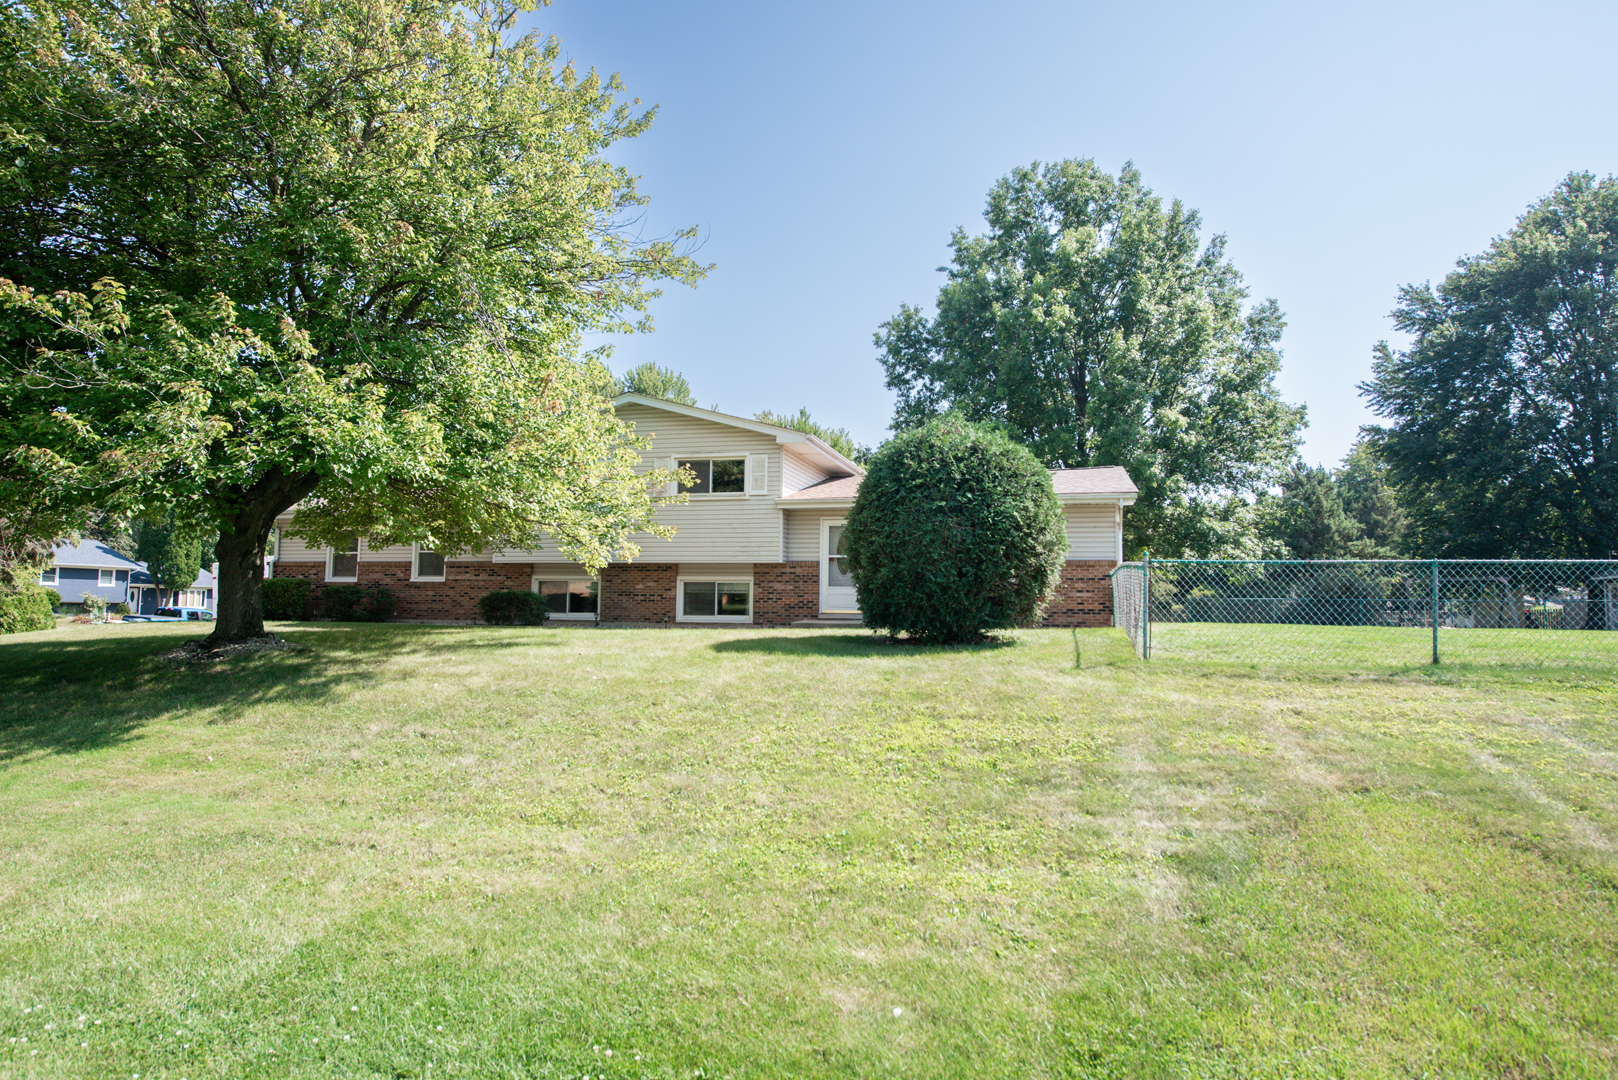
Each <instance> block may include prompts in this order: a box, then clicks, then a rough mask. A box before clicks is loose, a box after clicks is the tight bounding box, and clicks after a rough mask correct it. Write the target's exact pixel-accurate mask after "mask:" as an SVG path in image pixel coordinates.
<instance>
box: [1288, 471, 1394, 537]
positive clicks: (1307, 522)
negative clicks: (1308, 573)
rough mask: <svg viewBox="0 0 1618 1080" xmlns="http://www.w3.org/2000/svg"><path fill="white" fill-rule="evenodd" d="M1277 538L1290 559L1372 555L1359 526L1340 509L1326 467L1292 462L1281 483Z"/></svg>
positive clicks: (1340, 499) (1336, 491) (1339, 503)
mask: <svg viewBox="0 0 1618 1080" xmlns="http://www.w3.org/2000/svg"><path fill="white" fill-rule="evenodd" d="M1275 521H1276V526H1275V527H1276V531H1277V538H1278V539H1279V540H1280V541H1281V543H1282V545H1283V546H1284V547H1285V548H1286V552H1287V556H1288V557H1289V558H1293V559H1346V558H1367V557H1370V555H1372V554H1373V551H1372V549H1371V547H1370V545H1369V544H1367V543H1366V541H1365V534H1364V530H1363V529H1361V528H1360V523H1359V522H1358V521H1355V520H1354V519H1353V518H1352V517H1350V516H1349V515H1348V512H1347V511H1346V510H1345V509H1344V508H1343V499H1342V495H1341V494H1340V493H1339V492H1338V490H1337V483H1336V481H1335V480H1333V478H1332V474H1331V472H1330V471H1328V470H1327V469H1325V468H1321V467H1311V466H1308V465H1304V464H1303V463H1301V462H1298V463H1295V464H1294V465H1293V466H1292V468H1291V470H1290V471H1289V472H1288V473H1287V476H1286V477H1285V479H1283V480H1282V481H1281V499H1280V503H1279V505H1278V506H1277V507H1276V513H1275Z"/></svg>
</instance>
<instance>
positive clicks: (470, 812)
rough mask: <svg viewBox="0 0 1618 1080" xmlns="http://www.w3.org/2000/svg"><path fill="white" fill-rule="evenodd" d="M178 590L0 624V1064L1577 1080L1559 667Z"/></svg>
mask: <svg viewBox="0 0 1618 1080" xmlns="http://www.w3.org/2000/svg"><path fill="white" fill-rule="evenodd" d="M1254 629H1258V628H1254ZM1283 629H1285V628H1283ZM194 632H195V631H194V629H188V628H186V627H183V626H165V625H150V626H140V627H137V626H117V625H113V626H105V627H99V626H98V627H85V626H72V627H67V628H62V629H58V630H55V631H47V632H43V633H40V634H31V635H19V636H16V637H12V638H7V639H0V1077H24V1076H26V1077H34V1076H39V1077H54V1076H94V1077H126V1078H127V1077H133V1076H135V1075H136V1074H139V1076H140V1077H141V1080H152V1078H157V1077H186V1078H190V1080H196V1078H199V1077H216V1076H217V1077H238V1076H245V1077H259V1076H263V1077H317V1076H318V1077H349V1076H382V1077H412V1078H415V1077H440V1076H498V1077H527V1076H553V1077H566V1076H574V1077H577V1076H581V1075H586V1074H587V1075H590V1076H595V1077H608V1078H615V1077H634V1076H650V1077H669V1078H673V1077H683V1078H693V1077H706V1078H719V1077H725V1076H730V1077H737V1078H739V1077H752V1076H815V1075H836V1076H859V1077H867V1076H916V1077H933V1076H969V1077H991V1076H1016V1077H1028V1076H1034V1077H1079V1076H1086V1077H1088V1076H1095V1077H1111V1076H1163V1077H1169V1076H1209V1077H1238V1076H1276V1077H1282V1076H1286V1077H1309V1076H1344V1077H1361V1076H1518V1077H1522V1076H1546V1077H1550V1076H1556V1077H1564V1076H1611V1075H1613V1074H1614V1073H1615V1072H1618V910H1615V907H1618V855H1615V850H1614V844H1615V842H1618V719H1615V717H1618V682H1614V681H1613V680H1612V679H1611V678H1610V677H1609V676H1608V674H1606V673H1605V672H1604V670H1603V669H1598V670H1596V671H1595V672H1594V673H1592V672H1591V671H1590V670H1587V669H1586V668H1584V667H1581V666H1580V665H1579V664H1577V663H1571V664H1562V665H1554V664H1537V665H1534V666H1529V667H1523V668H1513V667H1510V666H1501V665H1499V664H1490V665H1485V666H1475V667H1467V666H1466V665H1456V666H1451V665H1445V666H1444V667H1441V668H1439V669H1436V670H1434V669H1429V668H1427V667H1425V666H1422V665H1420V664H1419V663H1415V664H1412V663H1405V662H1400V663H1391V662H1389V661H1388V660H1387V659H1386V658H1385V657H1383V658H1378V657H1377V656H1376V655H1374V651H1373V654H1367V653H1366V652H1365V651H1361V652H1358V653H1352V654H1345V655H1344V656H1340V657H1336V658H1335V660H1334V658H1332V657H1329V656H1327V657H1315V658H1314V663H1313V664H1312V665H1311V666H1308V667H1284V666H1264V665H1261V664H1259V665H1256V664H1252V663H1242V662H1237V660H1236V659H1233V658H1226V659H1222V660H1217V661H1205V660H1191V659H1184V658H1176V657H1175V656H1174V655H1172V650H1170V653H1171V655H1165V656H1163V657H1162V658H1160V659H1156V660H1154V661H1152V662H1151V663H1150V664H1143V663H1141V662H1139V661H1137V660H1135V659H1134V657H1133V655H1132V654H1131V652H1130V651H1129V647H1128V644H1127V642H1125V641H1124V639H1123V638H1122V637H1121V636H1120V635H1118V634H1117V633H1116V632H1114V631H1094V632H1089V633H1086V634H1085V635H1083V638H1082V640H1083V651H1084V667H1083V668H1082V669H1079V670H1075V668H1074V665H1073V642H1072V639H1071V637H1070V636H1069V635H1068V634H1066V633H1063V632H1054V631H1049V632H1024V633H1019V634H1017V635H1016V636H1015V640H1013V641H1011V642H1010V643H1008V644H1005V645H1002V646H990V647H978V648H962V649H953V650H942V649H921V648H913V647H905V646H892V645H887V644H884V643H882V642H881V641H879V640H877V639H873V638H872V637H870V636H868V635H865V634H860V633H838V632H830V631H801V632H800V631H751V630H661V631H592V630H580V629H565V630H553V629H541V630H520V629H509V630H508V629H469V628H450V627H405V626H380V627H365V626H336V625H304V626H287V627H285V628H284V633H285V634H286V636H288V637H289V638H292V639H293V640H296V641H298V642H300V643H302V644H303V645H305V646H306V648H305V649H304V650H302V651H300V652H297V653H291V654H261V655H256V656H250V657H245V658H241V659H237V660H233V661H230V662H227V663H224V664H221V665H218V666H214V667H207V668H190V669H181V670H175V669H171V668H169V667H167V666H165V665H163V664H161V663H159V662H158V661H156V660H154V659H152V657H153V655H154V654H155V653H158V652H160V651H163V650H164V649H166V648H169V647H171V646H172V645H173V644H174V643H175V642H177V641H178V640H180V639H182V638H184V637H186V636H187V635H188V634H192V633H194ZM1613 636H1614V637H1618V635H1613ZM609 1051H610V1056H609V1053H608V1052H609Z"/></svg>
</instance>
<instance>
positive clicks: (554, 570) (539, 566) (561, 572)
mask: <svg viewBox="0 0 1618 1080" xmlns="http://www.w3.org/2000/svg"><path fill="white" fill-rule="evenodd" d="M532 576H533V577H537V578H539V579H540V580H541V581H567V580H573V581H578V580H580V579H581V578H587V577H589V576H590V572H589V571H588V570H586V569H585V568H584V567H582V566H580V565H579V564H578V563H576V562H548V563H535V564H534V566H533V574H532Z"/></svg>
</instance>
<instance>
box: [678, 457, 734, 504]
mask: <svg viewBox="0 0 1618 1080" xmlns="http://www.w3.org/2000/svg"><path fill="white" fill-rule="evenodd" d="M678 467H679V468H681V469H690V470H691V471H692V472H694V473H696V474H697V480H696V483H694V484H690V485H685V484H681V485H680V490H681V491H683V492H685V493H686V494H687V495H744V494H746V492H747V459H746V458H741V457H736V458H697V459H695V460H690V459H682V460H681V461H680V462H679V463H678Z"/></svg>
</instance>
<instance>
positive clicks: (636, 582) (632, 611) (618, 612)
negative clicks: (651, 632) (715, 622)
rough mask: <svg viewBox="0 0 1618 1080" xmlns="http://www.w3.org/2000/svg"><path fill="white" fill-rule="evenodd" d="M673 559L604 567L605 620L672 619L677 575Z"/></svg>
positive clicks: (646, 621) (663, 621)
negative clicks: (662, 561) (670, 560)
mask: <svg viewBox="0 0 1618 1080" xmlns="http://www.w3.org/2000/svg"><path fill="white" fill-rule="evenodd" d="M678 575H679V567H677V566H675V565H674V564H673V563H628V564H626V565H618V566H608V567H606V568H605V569H603V570H602V571H601V593H600V596H601V612H600V618H601V621H602V622H604V623H672V622H673V621H674V605H675V595H674V594H675V579H676V578H677V577H678Z"/></svg>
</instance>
